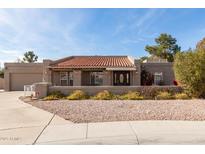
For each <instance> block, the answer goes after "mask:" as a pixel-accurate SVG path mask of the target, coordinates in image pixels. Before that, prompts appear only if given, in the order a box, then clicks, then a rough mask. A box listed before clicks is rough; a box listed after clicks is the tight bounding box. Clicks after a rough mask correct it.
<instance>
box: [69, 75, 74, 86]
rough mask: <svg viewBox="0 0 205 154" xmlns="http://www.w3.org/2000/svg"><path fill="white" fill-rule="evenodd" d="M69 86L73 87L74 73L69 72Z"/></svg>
mask: <svg viewBox="0 0 205 154" xmlns="http://www.w3.org/2000/svg"><path fill="white" fill-rule="evenodd" d="M69 85H70V86H73V72H69Z"/></svg>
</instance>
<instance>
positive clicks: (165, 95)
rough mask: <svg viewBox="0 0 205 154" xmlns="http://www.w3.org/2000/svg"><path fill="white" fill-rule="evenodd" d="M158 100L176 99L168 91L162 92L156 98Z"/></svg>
mask: <svg viewBox="0 0 205 154" xmlns="http://www.w3.org/2000/svg"><path fill="white" fill-rule="evenodd" d="M156 99H160V100H161V99H174V97H173V95H172V94H171V93H170V92H167V91H161V92H159V93H158V95H157V96H156Z"/></svg>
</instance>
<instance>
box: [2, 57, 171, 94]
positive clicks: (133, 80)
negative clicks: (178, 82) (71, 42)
mask: <svg viewBox="0 0 205 154" xmlns="http://www.w3.org/2000/svg"><path fill="white" fill-rule="evenodd" d="M142 69H143V70H146V71H148V72H149V73H151V74H152V75H153V79H154V80H153V84H158V83H159V81H163V85H172V84H173V80H174V73H173V70H172V63H168V62H149V63H148V62H147V63H140V61H139V60H137V59H134V58H132V57H130V56H71V57H67V58H63V59H60V60H56V61H52V60H43V63H31V64H28V63H5V90H7V91H11V90H23V87H24V85H31V84H33V83H35V82H42V81H43V82H49V83H51V84H52V85H53V86H140V85H141V70H142Z"/></svg>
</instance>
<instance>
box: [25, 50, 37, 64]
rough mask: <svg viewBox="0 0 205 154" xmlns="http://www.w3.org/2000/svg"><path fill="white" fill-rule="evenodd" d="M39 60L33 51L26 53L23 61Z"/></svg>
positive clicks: (32, 61)
mask: <svg viewBox="0 0 205 154" xmlns="http://www.w3.org/2000/svg"><path fill="white" fill-rule="evenodd" d="M37 60H38V56H37V55H35V54H34V52H33V51H28V52H26V53H24V57H23V62H27V63H34V62H36V61H37Z"/></svg>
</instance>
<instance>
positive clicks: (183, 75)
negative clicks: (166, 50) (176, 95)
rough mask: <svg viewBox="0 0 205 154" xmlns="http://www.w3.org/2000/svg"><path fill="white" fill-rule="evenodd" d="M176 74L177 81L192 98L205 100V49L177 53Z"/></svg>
mask: <svg viewBox="0 0 205 154" xmlns="http://www.w3.org/2000/svg"><path fill="white" fill-rule="evenodd" d="M174 72H175V75H176V79H177V81H178V82H179V84H180V85H181V86H182V87H183V88H184V89H185V90H186V92H187V93H188V94H189V95H190V96H192V97H204V98H205V82H204V81H205V49H203V50H202V49H195V50H189V51H187V52H183V53H177V54H176V56H175V62H174Z"/></svg>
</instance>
